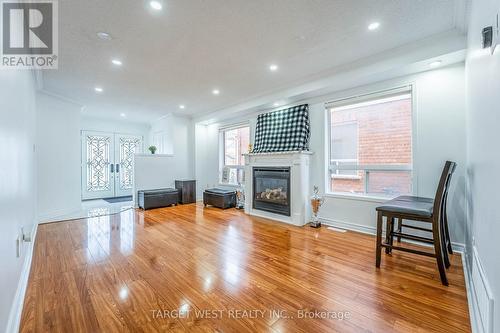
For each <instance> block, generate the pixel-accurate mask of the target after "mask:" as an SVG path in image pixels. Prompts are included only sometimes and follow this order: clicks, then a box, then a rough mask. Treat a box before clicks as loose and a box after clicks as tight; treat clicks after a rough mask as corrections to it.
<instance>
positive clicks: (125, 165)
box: [115, 134, 142, 197]
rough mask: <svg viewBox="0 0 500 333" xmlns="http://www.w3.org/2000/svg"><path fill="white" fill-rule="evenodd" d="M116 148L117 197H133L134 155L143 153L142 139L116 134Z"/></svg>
mask: <svg viewBox="0 0 500 333" xmlns="http://www.w3.org/2000/svg"><path fill="white" fill-rule="evenodd" d="M115 147H116V152H115V158H116V161H115V163H116V165H117V167H116V168H115V171H116V172H115V179H116V180H115V189H116V190H115V191H116V192H115V196H117V197H121V196H126V195H132V188H133V186H134V166H133V163H134V154H137V153H142V137H140V136H135V135H122V134H116V137H115Z"/></svg>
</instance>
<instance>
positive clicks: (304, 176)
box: [245, 151, 313, 226]
mask: <svg viewBox="0 0 500 333" xmlns="http://www.w3.org/2000/svg"><path fill="white" fill-rule="evenodd" d="M312 154H313V152H310V151H289V152H273V153H258V154H252V153H250V154H246V155H245V191H246V195H245V213H247V214H249V215H254V216H260V217H265V218H268V219H271V220H275V221H279V222H284V223H289V224H293V225H296V226H303V225H304V224H306V223H308V219H309V216H310V207H309V190H310V189H309V187H310V186H309V177H310V176H309V159H310V156H311V155H312ZM254 167H290V213H291V214H290V216H284V215H280V214H274V213H271V212H266V211H263V210H258V209H254V208H253V168H254Z"/></svg>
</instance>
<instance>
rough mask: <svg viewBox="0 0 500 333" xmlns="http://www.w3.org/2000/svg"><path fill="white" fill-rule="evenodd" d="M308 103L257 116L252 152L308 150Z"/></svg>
mask: <svg viewBox="0 0 500 333" xmlns="http://www.w3.org/2000/svg"><path fill="white" fill-rule="evenodd" d="M309 136H310V131H309V105H308V104H303V105H298V106H294V107H291V108H288V109H283V110H279V111H274V112H270V113H264V114H261V115H259V116H258V118H257V128H256V130H255V142H254V148H253V151H252V152H253V153H268V152H282V151H302V150H309Z"/></svg>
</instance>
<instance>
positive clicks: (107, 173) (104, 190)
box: [81, 131, 143, 200]
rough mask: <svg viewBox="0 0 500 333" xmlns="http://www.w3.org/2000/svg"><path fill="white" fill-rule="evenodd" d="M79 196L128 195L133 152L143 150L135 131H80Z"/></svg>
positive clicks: (132, 180)
mask: <svg viewBox="0 0 500 333" xmlns="http://www.w3.org/2000/svg"><path fill="white" fill-rule="evenodd" d="M81 141H82V200H89V199H103V198H114V197H124V196H130V195H132V188H133V185H134V170H133V160H134V154H137V153H142V152H143V138H142V136H138V135H129V134H120V133H107V132H96V131H82V140H81Z"/></svg>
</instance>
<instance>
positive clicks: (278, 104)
mask: <svg viewBox="0 0 500 333" xmlns="http://www.w3.org/2000/svg"><path fill="white" fill-rule="evenodd" d="M280 105H281V103H279V102H275V103H274V104H273V106H274V107H278V106H280Z"/></svg>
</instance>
